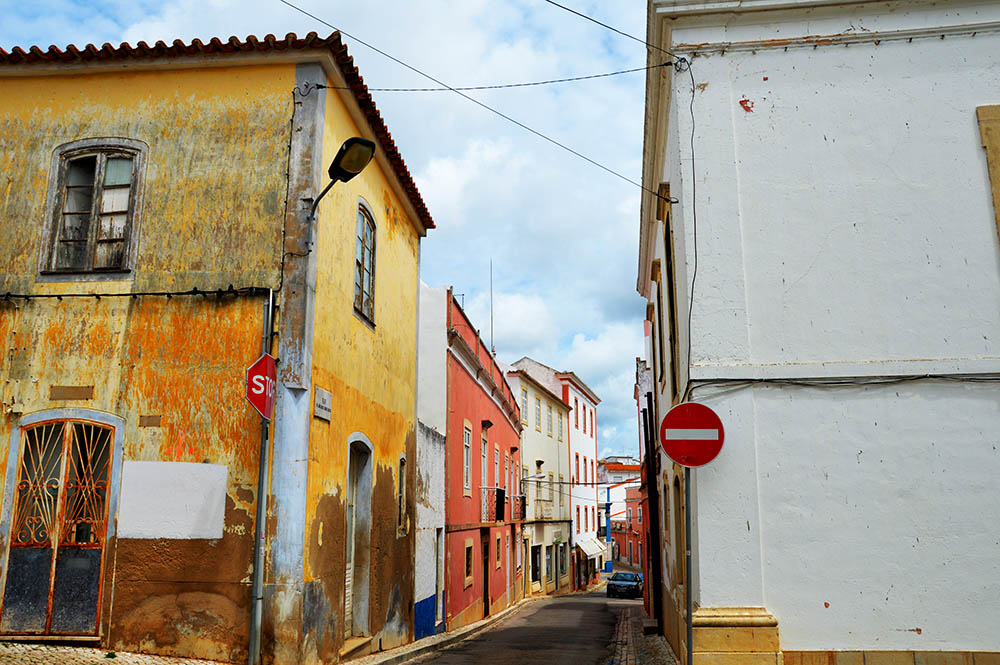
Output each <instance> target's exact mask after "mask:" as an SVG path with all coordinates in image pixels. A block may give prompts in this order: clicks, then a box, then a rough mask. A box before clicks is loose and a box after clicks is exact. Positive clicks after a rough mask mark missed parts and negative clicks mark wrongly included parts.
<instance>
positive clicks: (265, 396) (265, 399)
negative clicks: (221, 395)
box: [247, 353, 278, 420]
mask: <svg viewBox="0 0 1000 665" xmlns="http://www.w3.org/2000/svg"><path fill="white" fill-rule="evenodd" d="M277 378H278V375H277V372H275V369H274V356H271V355H268V354H266V353H262V354H261V356H260V358H257V360H255V361H254V363H253V364H252V365H250V366H249V367H247V400H248V401H249V402H250V404H252V405H253V408H255V409H257V411H258V412H259V413H260V415H261V416H263V417H264V418H266V419H267V420H270V419H271V413H272V412H273V411H274V387H275V382H276V380H277Z"/></svg>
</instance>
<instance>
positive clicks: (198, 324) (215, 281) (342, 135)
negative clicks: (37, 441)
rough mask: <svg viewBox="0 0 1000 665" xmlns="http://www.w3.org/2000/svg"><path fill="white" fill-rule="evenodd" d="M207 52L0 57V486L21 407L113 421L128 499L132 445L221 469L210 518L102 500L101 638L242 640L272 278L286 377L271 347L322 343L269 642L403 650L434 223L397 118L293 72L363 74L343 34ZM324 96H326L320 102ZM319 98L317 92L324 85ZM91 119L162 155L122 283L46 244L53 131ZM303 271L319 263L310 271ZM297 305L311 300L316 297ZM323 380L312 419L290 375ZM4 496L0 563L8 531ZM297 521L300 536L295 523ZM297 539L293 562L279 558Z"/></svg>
mask: <svg viewBox="0 0 1000 665" xmlns="http://www.w3.org/2000/svg"><path fill="white" fill-rule="evenodd" d="M171 48H173V47H171ZM211 50H212V49H210V48H208V49H201V50H200V51H199V50H198V49H194V47H191V48H190V49H188V48H187V47H184V49H183V53H181V52H178V53H173V54H170V55H169V56H163V54H159V55H158V56H156V57H153V56H150V57H148V58H146V59H143V58H136V59H134V60H126V62H127V65H128V66H127V67H123V66H122V63H121V62H86V63H77V64H76V65H75V66H72V67H65V68H63V65H62V64H61V63H56V64H52V63H49V64H20V65H17V66H13V65H12V64H11V62H9V61H7V62H0V87H2V88H3V90H4V93H5V94H4V97H3V99H2V100H0V121H2V123H3V126H4V132H3V134H2V135H0V167H2V168H3V169H4V173H5V176H4V178H3V179H0V218H2V219H3V220H4V230H5V233H4V234H2V235H0V264H2V265H4V266H5V269H4V272H3V273H2V274H0V294H8V293H9V294H12V296H13V297H11V298H10V299H7V300H5V299H4V298H3V295H0V344H2V347H0V348H2V353H0V465H2V466H0V469H7V473H6V475H4V474H3V473H0V485H2V486H0V493H2V494H0V495H2V496H6V497H7V501H8V503H10V502H11V501H12V500H13V499H11V498H10V497H12V496H13V494H12V493H13V485H12V484H11V483H10V481H9V479H10V478H12V477H16V472H17V470H18V469H19V468H20V466H19V465H23V464H24V460H23V459H20V458H19V455H21V454H22V452H21V451H22V449H21V446H20V444H17V445H15V443H16V442H17V441H18V440H19V439H18V436H19V433H20V432H22V430H24V427H25V425H24V423H30V422H35V421H37V420H38V419H39V418H42V419H44V418H45V417H46V414H52V418H53V419H63V420H65V419H70V420H73V419H76V420H80V419H82V420H87V419H88V418H90V417H91V416H92V417H93V418H94V419H96V420H99V421H101V422H104V421H107V422H109V423H112V425H111V426H113V427H114V431H115V433H116V436H119V437H120V444H116V445H118V446H119V449H120V461H119V458H115V460H116V461H114V462H113V463H112V466H113V468H112V470H111V472H110V473H111V477H110V482H111V485H112V488H111V489H110V490H109V491H110V492H111V494H113V495H114V501H112V502H111V503H110V504H109V505H112V506H115V507H119V508H121V507H120V506H118V504H117V503H115V502H116V501H118V499H119V498H121V499H122V500H123V501H126V500H127V498H126V497H125V496H124V495H123V496H121V497H119V496H118V493H119V487H120V486H121V484H122V468H123V466H126V465H129V464H131V463H136V462H151V463H156V464H161V463H162V464H175V463H197V464H207V465H214V466H215V467H222V468H224V473H225V488H224V489H225V492H224V495H225V496H224V503H225V506H224V508H220V510H222V511H223V512H224V527H223V528H222V532H221V534H220V536H219V537H217V538H205V537H187V536H181V537H178V536H177V535H176V534H174V535H167V536H164V537H146V536H144V537H126V536H121V535H116V530H115V524H116V523H117V518H118V514H117V513H115V514H110V515H109V516H108V519H109V520H110V522H111V525H110V527H109V531H108V533H109V536H108V538H107V540H106V542H105V544H104V545H103V548H104V549H103V550H102V551H103V552H104V555H103V556H104V558H103V561H104V564H103V565H104V567H103V568H102V572H101V590H100V602H99V616H100V618H99V627H98V629H97V630H96V632H95V633H93V634H91V639H92V640H93V642H94V643H100V644H101V645H102V646H105V647H108V648H114V649H122V650H128V649H132V650H141V651H146V652H151V653H161V654H172V655H179V656H190V657H203V658H213V659H220V660H233V661H239V660H243V659H245V658H246V657H247V648H248V647H247V641H248V635H249V630H250V609H251V598H250V583H251V579H252V572H253V556H252V554H253V542H254V530H255V528H256V525H255V521H256V520H255V511H256V508H257V491H256V490H257V482H258V477H257V476H258V473H257V465H258V461H259V445H260V435H261V424H260V418H259V416H258V415H257V414H256V412H255V411H253V410H252V409H251V408H250V406H249V405H248V404H247V402H246V401H245V399H244V390H245V388H244V382H245V369H246V367H247V366H249V365H250V364H251V362H253V360H254V359H255V358H256V357H257V356H258V355H259V354H260V352H261V336H262V326H263V322H264V313H265V308H266V304H267V302H268V297H267V291H268V289H272V290H274V292H275V298H276V301H277V302H278V303H279V304H280V305H279V306H280V309H278V311H277V312H276V320H275V322H274V324H273V328H272V330H273V334H272V347H271V348H272V349H273V350H274V352H275V353H276V354H278V355H279V358H278V367H279V383H281V382H282V374H281V372H282V371H284V370H285V368H287V367H288V366H290V365H292V364H294V360H295V359H294V358H281V357H280V353H279V350H280V349H286V348H294V346H295V345H296V344H300V345H301V344H306V345H308V347H309V350H310V351H311V355H310V354H308V353H307V354H304V355H303V356H302V358H305V366H304V378H303V379H302V381H301V382H300V383H304V384H305V385H304V386H295V385H292V384H294V383H295V382H294V381H292V382H291V383H290V384H289V385H290V387H289V388H288V389H287V390H285V391H284V392H282V391H281V390H279V395H278V408H277V410H276V414H275V420H274V422H273V423H272V425H273V429H272V434H271V436H272V441H271V446H272V447H271V453H272V454H274V455H280V454H281V453H282V451H286V452H287V450H288V449H289V448H288V447H289V445H299V444H298V442H297V441H295V440H294V439H295V438H296V437H297V436H300V435H301V436H302V437H303V439H302V443H301V445H302V446H303V447H304V449H305V450H306V454H305V456H306V457H307V461H306V463H305V464H306V466H305V470H306V473H305V478H304V479H302V485H303V489H302V494H301V496H298V495H295V492H294V491H292V493H291V494H289V489H288V488H289V487H291V488H292V489H293V490H295V487H296V485H295V482H298V481H297V480H295V479H294V478H292V479H291V481H290V480H289V478H290V476H289V473H290V472H289V469H288V468H287V465H286V464H285V463H286V462H287V460H284V459H281V460H279V461H273V458H272V467H271V469H270V485H269V507H270V509H269V512H268V523H267V525H266V531H267V545H268V554H267V567H266V569H265V570H266V578H265V582H266V585H267V588H266V589H265V597H266V598H267V600H266V602H265V607H264V612H265V616H264V635H263V654H264V659H265V662H289V663H291V662H294V663H300V662H301V663H308V662H332V661H336V660H339V659H342V658H344V657H348V656H350V655H354V653H362V652H364V651H366V650H371V649H376V648H390V647H392V646H395V645H397V644H400V643H403V642H406V641H408V640H409V639H412V634H413V629H412V595H413V582H412V579H413V578H412V565H413V564H412V562H413V536H412V532H411V529H410V525H409V517H408V516H409V515H410V514H412V511H413V498H412V492H409V493H405V494H404V495H403V506H404V511H403V512H404V518H403V520H402V523H401V524H400V523H398V520H397V514H398V506H399V498H400V497H399V491H400V489H401V485H400V478H399V473H400V469H401V468H404V469H405V473H406V475H407V476H408V477H409V480H407V481H406V482H405V483H404V487H407V486H408V487H411V488H412V487H414V486H415V482H414V478H415V462H416V459H415V435H414V431H415V430H414V427H415V389H416V376H415V374H416V340H415V334H416V310H417V304H416V303H417V287H418V283H419V282H418V269H419V243H420V238H421V236H422V235H423V234H424V232H425V229H426V228H427V227H428V226H432V224H431V223H430V218H429V216H427V214H426V209H424V208H423V204H422V202H420V201H419V195H418V194H415V189H414V188H413V185H412V181H410V180H409V174H408V173H405V166H401V164H402V162H401V160H400V158H399V156H398V153H397V152H396V150H395V146H393V145H391V141H390V142H389V143H386V139H385V137H387V132H386V131H385V127H384V125H381V120H380V119H378V118H377V117H376V118H375V120H372V115H371V114H370V112H369V109H366V108H364V104H365V103H369V104H370V100H368V101H367V102H366V101H365V100H364V99H362V98H361V97H360V96H358V95H356V94H354V93H350V92H345V91H338V90H334V89H330V90H319V91H317V90H315V89H314V90H312V91H311V93H310V92H309V91H308V90H305V91H304V89H303V88H302V87H299V88H296V86H297V85H299V84H300V83H301V80H302V77H303V76H305V75H307V74H308V75H312V74H314V73H315V72H316V71H320V72H322V73H323V75H324V79H323V81H322V82H324V83H326V84H327V85H330V86H338V85H341V86H342V85H343V77H344V76H348V77H350V76H354V77H356V76H357V73H356V71H354V70H353V69H350V70H349V69H344V64H343V62H344V59H346V53H345V52H344V51H343V47H342V46H341V45H340V42H339V37H337V36H336V35H334V36H332V37H330V38H328V39H325V40H321V39H317V38H315V37H307V38H306V39H305V40H299V41H297V42H295V46H294V48H292V49H291V50H281V52H280V53H279V54H278V55H273V54H272V53H268V52H267V51H268V48H257V49H256V51H255V52H253V53H242V54H240V55H239V56H237V57H232V58H231V59H227V58H229V57H230V56H228V55H226V54H225V53H219V52H216V53H215V55H214V56H213V55H212V54H211V53H207V54H206V53H204V51H211ZM246 50H249V49H246ZM175 57H176V59H174V58H175ZM338 58H339V59H338ZM15 64H16V63H15ZM352 72H353V73H352ZM309 94H311V95H312V96H313V98H314V99H313V100H308V102H307V103H303V100H304V99H306V96H307V95H309ZM321 95H322V96H323V97H324V99H323V100H322V101H323V103H322V104H320V105H319V106H318V107H317V106H309V103H311V102H313V101H315V98H317V97H318V96H321ZM317 108H318V109H319V110H318V111H317V110H316V109H317ZM371 108H372V109H373V108H374V107H371ZM366 118H367V120H366ZM372 123H374V124H372ZM303 127H306V129H307V130H308V131H313V132H314V133H315V134H316V135H317V136H319V137H320V141H321V150H319V151H318V153H319V154H315V155H313V154H311V153H309V152H308V151H305V152H303V151H302V149H301V148H300V147H297V145H296V139H297V137H296V132H297V130H300V129H301V128H303ZM350 136H363V137H369V138H374V139H375V140H376V143H377V144H378V154H377V157H376V159H375V160H373V161H372V163H371V164H370V165H369V167H368V168H367V169H366V170H365V171H364V172H363V173H361V174H360V175H359V176H357V177H356V178H354V179H353V180H352V181H350V182H348V183H339V184H337V185H336V186H334V188H333V189H332V190H331V191H330V193H329V194H328V196H327V197H326V198H325V199H324V200H323V201H322V203H321V205H320V206H319V216H318V219H317V221H316V229H315V234H314V237H315V239H316V245H315V247H314V248H312V249H311V251H303V250H305V249H308V246H307V244H306V243H305V242H304V238H303V237H300V236H301V231H302V229H304V228H306V227H305V225H304V224H303V220H304V219H305V212H306V211H307V210H308V203H309V202H311V200H312V199H311V198H310V197H315V196H316V194H317V191H318V189H317V187H316V184H317V183H318V184H319V186H320V187H322V186H324V185H325V184H327V182H328V178H327V176H326V165H328V164H329V163H330V161H331V160H332V159H333V156H334V155H335V154H336V151H337V150H338V148H339V147H340V145H341V143H342V142H343V140H344V139H346V138H348V137H350ZM100 138H117V139H128V140H130V141H133V142H140V143H141V144H142V145H143V146H144V148H143V149H144V150H145V153H144V154H145V168H144V170H143V171H142V172H141V174H140V177H139V182H138V185H137V186H138V187H139V191H140V192H141V197H140V203H141V205H140V206H139V207H138V208H137V212H136V213H135V222H134V231H133V232H134V233H136V234H137V236H138V237H137V241H136V243H135V246H134V255H132V257H133V258H132V259H131V260H130V263H129V268H130V270H129V271H127V272H126V273H124V274H115V275H112V276H110V278H108V277H107V276H101V275H94V274H67V275H57V276H51V275H48V274H46V270H45V269H46V267H47V264H46V260H45V257H46V256H47V251H46V250H45V249H44V248H43V246H44V245H46V242H47V241H46V238H47V234H49V233H51V231H50V227H51V226H52V223H53V222H52V219H53V215H54V212H53V210H52V204H51V203H50V201H51V200H52V191H54V189H55V185H54V184H53V183H54V182H55V173H56V169H57V166H58V154H57V148H58V147H59V146H62V145H64V144H67V143H69V142H72V141H79V140H81V139H100ZM394 160H395V161H394ZM400 169H402V172H401V170H400ZM296 174H298V175H296ZM404 181H405V182H404ZM134 186H135V185H134ZM414 197H415V198H414ZM303 201H305V204H303ZM415 201H416V202H415ZM360 203H363V204H364V205H366V206H367V207H368V209H369V210H370V211H371V213H372V215H373V217H374V220H375V223H376V239H377V245H376V286H375V315H374V319H375V321H374V325H371V324H370V323H368V322H366V321H364V320H363V319H362V318H361V317H360V316H359V315H358V314H357V313H356V312H355V310H354V304H353V303H354V270H355V233H356V218H357V211H358V206H359V204H360ZM417 210H419V211H420V212H419V215H421V217H419V218H418V214H417V213H416V212H415V211H417ZM310 262H311V263H310ZM306 266H312V270H314V273H312V274H314V275H315V278H314V281H313V282H312V283H311V286H310V288H301V276H302V275H303V274H308V273H309V269H306V268H305V267H306ZM296 271H298V272H296ZM296 280H300V281H296ZM313 288H314V291H313V290H312V289H313ZM193 289H197V290H198V293H197V294H193V293H192V290H193ZM168 293H169V294H170V295H167V294H168ZM202 293H204V295H202ZM56 295H61V296H62V297H61V298H54V297H51V298H50V297H47V296H56ZM97 296H101V297H97ZM306 304H308V308H309V312H310V314H309V316H308V317H306V316H302V315H301V314H300V312H301V311H305V309H306V307H305V305H306ZM297 308H298V309H297ZM293 373H294V372H293ZM313 386H315V387H317V388H322V389H323V390H325V391H327V392H329V393H330V394H331V396H332V404H333V411H332V416H331V417H330V418H329V420H325V419H321V418H317V417H314V416H313V409H312V403H311V397H310V406H309V408H308V410H307V411H306V410H302V409H300V410H298V411H294V410H292V409H290V408H289V407H288V404H290V402H289V401H288V399H290V398H288V395H292V393H293V392H294V389H296V388H297V389H300V390H301V389H304V390H305V391H306V394H307V395H308V396H311V395H312V394H313V393H314V392H315V391H314V389H313ZM286 398H287V399H286ZM282 400H286V401H285V402H283V401H282ZM282 404H285V408H284V409H283V407H282ZM282 418H285V421H286V422H285V423H284V424H283V423H282V421H281V419H282ZM290 419H294V420H295V423H293V425H294V426H291V427H290V426H289V424H288V421H289V420H290ZM46 422H48V421H46ZM24 431H26V430H24ZM289 432H294V433H293V434H289ZM282 433H284V434H282ZM297 433H301V434H297ZM358 435H361V436H362V438H364V439H365V440H366V441H368V442H370V443H371V448H372V450H371V479H370V499H369V500H370V505H368V506H366V507H365V511H367V514H368V516H369V517H368V518H367V519H370V521H371V524H370V543H367V542H366V543H362V546H363V549H364V550H365V551H364V552H363V556H364V557H365V559H366V561H368V562H370V564H369V565H368V567H367V568H366V569H365V570H366V579H365V581H364V586H365V591H366V598H365V604H364V605H363V607H364V609H366V610H367V615H366V617H365V621H364V622H363V624H364V628H363V630H361V631H358V630H355V631H354V632H355V633H358V632H360V633H361V635H360V638H361V639H360V642H362V644H361V645H360V647H357V648H356V651H354V652H353V653H351V652H349V651H345V648H347V647H345V644H347V643H348V642H350V641H351V640H348V639H347V638H348V637H351V634H350V633H351V631H350V629H349V627H348V630H347V631H346V633H347V637H345V625H344V611H345V607H344V603H345V597H344V596H345V592H344V590H345V556H346V555H345V542H346V540H347V539H346V533H345V532H346V529H347V526H346V517H345V493H346V491H347V476H348V459H349V449H350V444H349V442H350V441H351V440H353V439H352V437H354V438H357V437H358ZM281 436H285V437H286V438H285V440H282V439H281V438H280V437H281ZM12 455H13V457H11V456H12ZM401 459H402V460H404V465H401V461H400V460H401ZM406 461H410V462H411V463H410V464H408V465H405V462H406ZM130 468H134V467H130ZM157 468H164V469H167V467H157ZM12 474H14V475H12ZM294 475H295V474H294V473H292V476H294ZM5 478H6V479H8V480H6V481H5V480H4V479H5ZM295 491H297V490H295ZM123 505H124V504H123ZM359 510H360V509H359ZM282 511H284V512H282ZM289 511H290V512H289ZM4 515H6V517H3V516H0V566H3V568H0V575H2V571H3V570H5V569H6V566H7V565H8V564H7V557H8V550H9V549H10V548H9V545H10V543H9V542H8V540H9V537H13V536H10V534H9V533H8V531H7V530H9V526H8V524H9V519H10V518H9V515H8V514H7V513H4ZM146 517H147V519H146V521H149V522H155V518H156V516H155V515H154V516H146ZM4 520H7V521H6V522H5V521H4ZM289 533H291V534H292V536H291V537H290V536H289V535H288V534H289ZM295 533H303V537H302V538H301V540H300V541H296V539H295V537H294V534H295ZM8 536H9V537H8ZM369 550H370V551H369ZM289 552H291V555H290V556H289V555H288V553H289ZM296 552H297V554H296ZM360 554H361V553H359V556H360ZM296 558H297V560H298V561H299V562H300V564H299V567H298V568H296V567H295V566H294V565H291V566H289V565H288V564H287V562H288V561H292V562H293V563H294V561H295V560H296ZM0 580H2V578H0ZM369 587H370V588H369ZM267 589H273V591H268V590H267ZM3 591H4V589H3V588H0V594H2V592H3ZM286 592H287V593H286ZM282 594H285V595H282ZM2 598H3V596H2V595H0V613H2V607H3V605H2ZM356 611H361V610H356ZM41 632H42V633H44V632H45V630H42V631H41ZM0 633H3V636H4V637H5V638H7V637H12V635H11V633H10V631H9V630H7V631H5V630H4V629H3V628H2V627H0ZM31 634H32V635H35V634H38V631H33V632H31ZM29 637H30V635H29ZM354 637H355V638H358V637H359V636H358V635H355V636H354ZM358 641H359V640H358V639H354V642H355V643H356V642H358ZM356 646H357V645H355V646H351V647H350V648H351V649H355V647H356Z"/></svg>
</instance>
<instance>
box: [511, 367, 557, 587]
mask: <svg viewBox="0 0 1000 665" xmlns="http://www.w3.org/2000/svg"><path fill="white" fill-rule="evenodd" d="M506 377H507V383H508V385H510V389H511V391H512V392H513V393H514V395H515V396H516V397H517V399H518V400H519V403H520V404H521V425H522V429H521V464H522V468H521V478H522V485H521V486H522V488H523V490H522V491H523V492H524V495H525V500H526V513H525V516H524V523H523V524H524V526H523V527H522V529H521V533H522V537H523V538H524V540H525V546H526V547H525V551H526V552H527V553H528V554H527V559H528V576H527V577H526V581H525V584H526V588H525V594H524V595H525V596H528V595H532V594H538V593H542V594H545V593H555V592H557V591H564V590H568V589H569V587H570V585H571V581H572V580H571V576H570V565H569V562H570V559H571V554H572V552H571V551H570V531H571V529H572V527H573V523H572V519H571V517H570V510H571V502H570V493H569V487H570V486H569V461H568V460H569V427H568V426H569V415H570V410H569V407H568V406H566V404H565V403H564V402H563V401H562V399H561V398H560V397H559V396H558V395H557V394H555V393H553V392H552V391H550V390H549V389H548V388H546V387H545V386H544V385H542V384H541V383H540V382H539V381H537V380H535V379H534V378H532V376H531V375H530V374H529V373H528V372H527V371H525V370H520V369H516V368H508V371H507V372H506Z"/></svg>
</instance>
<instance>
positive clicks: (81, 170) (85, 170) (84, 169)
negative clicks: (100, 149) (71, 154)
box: [66, 155, 97, 185]
mask: <svg viewBox="0 0 1000 665" xmlns="http://www.w3.org/2000/svg"><path fill="white" fill-rule="evenodd" d="M96 172H97V157H96V156H94V155H91V156H90V157H79V158H77V159H74V160H72V161H70V163H69V164H68V165H67V166H66V184H67V185H93V184H94V175H95V173H96Z"/></svg>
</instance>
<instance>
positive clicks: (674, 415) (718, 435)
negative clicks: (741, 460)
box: [660, 402, 725, 467]
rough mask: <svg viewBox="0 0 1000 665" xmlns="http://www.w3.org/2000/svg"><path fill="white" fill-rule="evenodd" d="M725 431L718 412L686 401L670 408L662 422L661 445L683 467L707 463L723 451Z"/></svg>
mask: <svg viewBox="0 0 1000 665" xmlns="http://www.w3.org/2000/svg"><path fill="white" fill-rule="evenodd" d="M724 438H725V431H724V430H723V429H722V420H720V419H719V416H717V415H716V413H715V411H712V409H710V408H708V407H707V406H705V405H704V404H699V403H698V402H684V403H683V404H678V405H677V406H675V407H674V408H672V409H670V410H669V411H667V415H665V416H664V417H663V422H662V423H660V445H662V446H663V451H664V452H665V453H667V455H668V456H669V457H670V459H672V460H673V461H675V462H677V463H678V464H680V465H681V466H688V467H694V466H704V465H706V464H708V463H709V462H711V461H712V460H714V459H715V456H716V455H718V454H719V451H720V450H722V441H723V439H724Z"/></svg>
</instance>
